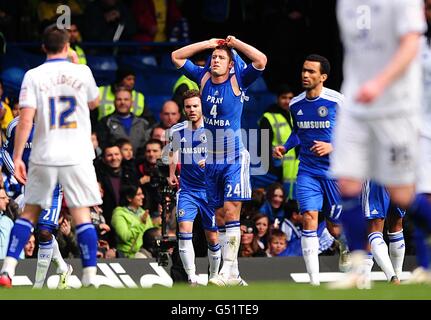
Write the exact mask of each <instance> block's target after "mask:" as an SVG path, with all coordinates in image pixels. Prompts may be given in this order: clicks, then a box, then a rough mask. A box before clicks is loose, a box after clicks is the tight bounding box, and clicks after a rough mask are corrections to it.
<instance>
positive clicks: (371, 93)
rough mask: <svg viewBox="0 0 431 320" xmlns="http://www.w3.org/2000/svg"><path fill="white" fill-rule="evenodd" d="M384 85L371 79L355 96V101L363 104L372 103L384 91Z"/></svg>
mask: <svg viewBox="0 0 431 320" xmlns="http://www.w3.org/2000/svg"><path fill="white" fill-rule="evenodd" d="M384 89H385V88H384V85H383V84H382V83H381V81H379V80H378V79H372V80H370V81H367V82H365V83H364V84H363V85H362V86H361V87H360V88H359V90H358V93H357V94H356V97H355V99H356V101H357V102H359V103H363V104H369V103H372V102H373V101H374V100H376V99H377V98H378V97H379V96H380V95H381V94H382V93H383V90H384Z"/></svg>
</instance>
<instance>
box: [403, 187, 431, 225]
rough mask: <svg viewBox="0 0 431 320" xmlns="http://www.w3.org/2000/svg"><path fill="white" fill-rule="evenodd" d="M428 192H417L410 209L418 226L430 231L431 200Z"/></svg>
mask: <svg viewBox="0 0 431 320" xmlns="http://www.w3.org/2000/svg"><path fill="white" fill-rule="evenodd" d="M428 196H429V195H427V194H424V193H420V194H417V195H416V197H415V200H414V201H413V203H412V205H411V206H410V209H409V210H408V211H409V212H410V214H411V216H412V218H413V221H414V223H415V225H416V226H421V227H422V228H423V229H424V230H426V231H427V232H428V233H430V232H431V202H430V201H429V200H428Z"/></svg>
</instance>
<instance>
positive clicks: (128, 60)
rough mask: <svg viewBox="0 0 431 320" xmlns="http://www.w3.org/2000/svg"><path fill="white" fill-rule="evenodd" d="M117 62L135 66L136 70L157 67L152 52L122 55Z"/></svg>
mask: <svg viewBox="0 0 431 320" xmlns="http://www.w3.org/2000/svg"><path fill="white" fill-rule="evenodd" d="M118 63H119V64H120V65H127V66H130V67H133V68H136V69H137V70H141V69H154V68H157V67H158V64H157V59H156V57H155V56H154V55H152V54H138V55H123V56H120V57H119V60H118Z"/></svg>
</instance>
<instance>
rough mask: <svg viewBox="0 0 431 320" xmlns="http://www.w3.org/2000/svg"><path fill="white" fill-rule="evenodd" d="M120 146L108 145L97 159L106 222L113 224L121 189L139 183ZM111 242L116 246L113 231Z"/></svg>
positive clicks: (97, 172)
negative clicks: (125, 163)
mask: <svg viewBox="0 0 431 320" xmlns="http://www.w3.org/2000/svg"><path fill="white" fill-rule="evenodd" d="M122 161H123V158H122V156H121V152H120V148H119V147H118V146H117V145H114V144H112V145H108V146H106V147H105V148H104V149H103V153H102V157H101V159H99V160H98V161H96V165H95V166H96V175H97V180H98V181H99V183H100V186H101V188H102V189H103V197H102V200H103V204H102V209H103V215H104V217H105V219H106V223H107V224H108V225H110V226H112V225H111V217H112V213H113V211H114V209H115V208H116V207H117V206H118V205H119V204H120V189H121V187H122V186H124V185H127V184H137V183H138V180H137V177H136V176H135V174H134V172H132V171H130V169H129V168H128V167H127V166H123V164H122ZM109 244H110V245H111V247H115V237H114V235H113V234H112V233H111V236H110V237H109Z"/></svg>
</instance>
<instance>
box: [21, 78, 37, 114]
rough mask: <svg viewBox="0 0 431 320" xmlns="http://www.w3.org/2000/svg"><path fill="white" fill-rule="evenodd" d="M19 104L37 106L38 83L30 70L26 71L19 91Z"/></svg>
mask: <svg viewBox="0 0 431 320" xmlns="http://www.w3.org/2000/svg"><path fill="white" fill-rule="evenodd" d="M19 106H20V107H21V108H22V107H30V108H34V109H36V108H37V98H36V85H35V83H34V81H33V79H32V77H31V74H30V72H26V74H25V75H24V80H23V81H22V84H21V90H20V92H19Z"/></svg>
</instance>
